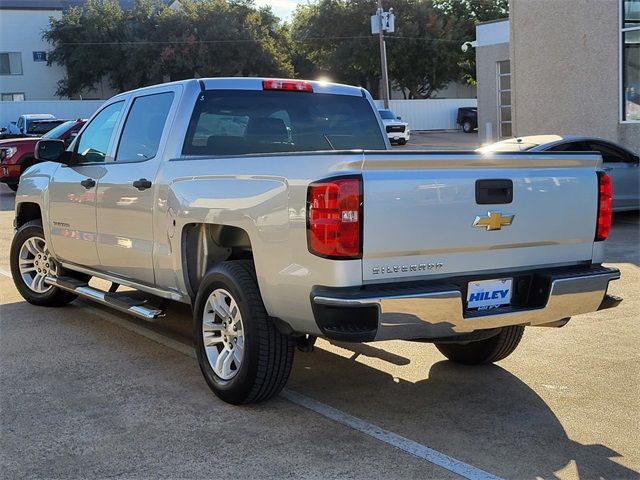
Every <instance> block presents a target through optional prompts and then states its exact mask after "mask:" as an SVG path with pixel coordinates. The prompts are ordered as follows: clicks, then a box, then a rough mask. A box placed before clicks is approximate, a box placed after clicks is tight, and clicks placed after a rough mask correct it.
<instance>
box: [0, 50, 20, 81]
mask: <svg viewBox="0 0 640 480" xmlns="http://www.w3.org/2000/svg"><path fill="white" fill-rule="evenodd" d="M0 75H22V54H21V53H20V52H2V53H0Z"/></svg>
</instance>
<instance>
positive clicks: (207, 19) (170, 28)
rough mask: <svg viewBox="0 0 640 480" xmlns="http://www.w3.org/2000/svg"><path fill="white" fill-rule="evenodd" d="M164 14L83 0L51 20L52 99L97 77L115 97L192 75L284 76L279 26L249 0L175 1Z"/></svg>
mask: <svg viewBox="0 0 640 480" xmlns="http://www.w3.org/2000/svg"><path fill="white" fill-rule="evenodd" d="M181 4H182V8H181V9H177V10H175V9H170V8H167V7H166V6H165V5H163V4H161V3H158V2H157V0H137V1H136V3H135V6H134V8H133V9H132V10H123V9H122V8H121V7H120V5H119V4H118V2H117V1H116V0H104V1H101V0H89V1H88V2H87V3H86V5H85V7H84V8H83V9H78V8H72V9H70V10H68V11H66V12H65V13H64V14H63V15H62V18H60V19H58V20H57V19H51V25H50V28H49V29H48V30H47V31H46V32H45V33H44V38H45V39H47V40H48V41H49V42H51V43H52V44H53V47H54V48H53V51H52V52H51V54H50V56H49V63H50V64H51V63H56V64H60V65H63V66H64V67H66V69H67V74H66V76H65V78H64V79H63V80H62V81H61V82H59V85H58V92H57V93H58V95H60V96H67V97H70V96H73V95H76V94H78V93H80V92H81V91H83V90H85V89H92V88H94V87H95V86H96V85H97V84H99V83H100V82H101V81H102V80H103V79H106V80H108V81H109V83H110V85H111V86H112V87H113V88H114V89H116V90H117V91H125V90H129V89H132V88H137V87H141V86H144V85H149V84H152V83H158V82H161V81H163V80H164V79H166V78H169V79H171V80H178V79H183V78H192V77H194V76H201V77H204V76H237V75H244V76H252V75H264V76H271V75H278V76H292V75H293V67H292V65H291V62H290V50H291V43H290V38H289V35H288V31H287V30H286V28H285V27H284V26H283V25H282V24H280V22H279V19H278V18H277V17H276V16H275V15H273V13H272V12H271V10H270V9H269V8H261V9H258V8H256V7H255V5H254V3H253V1H252V0H231V1H225V0H201V1H192V0H182V1H181Z"/></svg>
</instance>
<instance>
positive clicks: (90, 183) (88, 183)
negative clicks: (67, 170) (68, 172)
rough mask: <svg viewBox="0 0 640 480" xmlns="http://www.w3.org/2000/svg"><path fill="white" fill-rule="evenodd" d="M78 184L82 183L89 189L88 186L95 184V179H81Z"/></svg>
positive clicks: (91, 186)
mask: <svg viewBox="0 0 640 480" xmlns="http://www.w3.org/2000/svg"><path fill="white" fill-rule="evenodd" d="M80 185H82V186H83V187H84V188H86V189H87V190H89V189H90V188H93V187H95V186H96V181H95V180H94V179H93V178H87V179H86V180H82V181H81V182H80Z"/></svg>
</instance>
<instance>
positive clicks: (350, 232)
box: [307, 177, 362, 260]
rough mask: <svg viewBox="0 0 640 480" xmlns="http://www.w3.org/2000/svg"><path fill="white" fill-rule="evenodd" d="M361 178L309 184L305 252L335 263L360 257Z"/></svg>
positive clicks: (344, 178)
mask: <svg viewBox="0 0 640 480" xmlns="http://www.w3.org/2000/svg"><path fill="white" fill-rule="evenodd" d="M361 226H362V178H360V177H342V178H332V179H328V180H322V181H319V182H315V183H312V184H311V185H309V190H308V192H307V240H308V244H309V251H310V252H311V253H313V254H314V255H318V256H320V257H325V258H332V259H337V260H347V259H355V258H362V229H361Z"/></svg>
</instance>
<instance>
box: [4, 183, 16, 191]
mask: <svg viewBox="0 0 640 480" xmlns="http://www.w3.org/2000/svg"><path fill="white" fill-rule="evenodd" d="M7 187H9V188H10V189H11V190H13V191H14V192H17V191H18V184H17V183H7Z"/></svg>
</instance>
